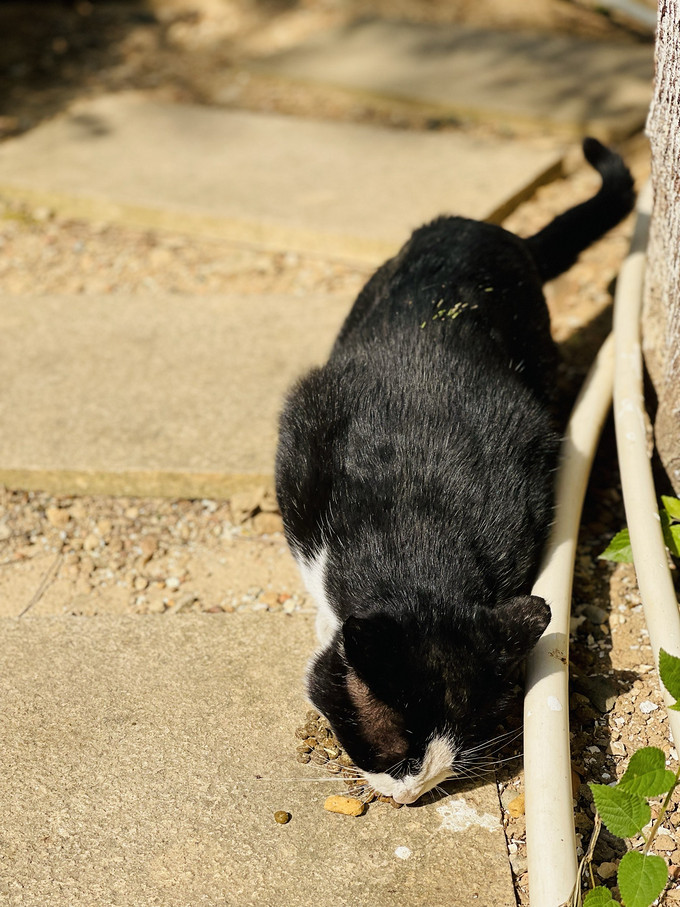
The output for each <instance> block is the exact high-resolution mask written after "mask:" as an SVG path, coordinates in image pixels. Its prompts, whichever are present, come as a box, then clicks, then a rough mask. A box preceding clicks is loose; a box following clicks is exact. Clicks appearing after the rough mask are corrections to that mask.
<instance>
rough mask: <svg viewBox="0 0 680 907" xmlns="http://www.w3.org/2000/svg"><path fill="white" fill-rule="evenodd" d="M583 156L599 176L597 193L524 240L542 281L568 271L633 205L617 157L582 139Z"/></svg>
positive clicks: (629, 182)
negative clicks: (585, 250) (599, 184)
mask: <svg viewBox="0 0 680 907" xmlns="http://www.w3.org/2000/svg"><path fill="white" fill-rule="evenodd" d="M583 153H584V155H585V158H586V160H587V161H588V163H589V164H591V165H592V166H593V167H594V168H595V169H596V170H597V171H598V173H599V174H600V176H601V177H602V186H601V187H600V190H599V192H598V193H597V194H596V195H594V196H593V198H591V199H589V200H588V201H587V202H583V204H581V205H576V206H575V207H574V208H570V209H569V210H568V211H565V212H564V214H560V215H559V216H558V217H556V218H555V219H554V220H553V221H551V223H549V224H548V225H547V227H544V228H543V229H542V230H539V232H538V233H536V235H535V236H531V237H529V238H528V239H527V240H526V243H527V245H528V246H529V249H530V251H531V254H532V255H533V257H534V260H535V261H536V264H537V266H538V270H539V272H540V274H541V277H542V278H543V280H544V281H546V280H552V278H553V277H557V275H558V274H561V273H562V272H563V271H566V270H567V268H570V267H571V266H572V265H573V264H574V262H575V261H576V259H577V258H578V256H579V255H580V253H581V252H583V250H584V249H586V248H587V247H588V246H589V245H590V244H591V243H593V242H595V240H596V239H599V238H600V237H601V236H604V234H605V233H606V232H607V231H608V230H611V228H612V227H615V226H616V225H617V224H618V223H619V221H622V220H623V218H624V217H625V216H626V215H627V214H628V213H629V212H630V211H632V209H633V205H634V204H635V191H634V189H633V178H632V177H631V175H630V171H629V170H628V168H627V167H626V165H625V164H624V163H623V161H622V160H621V158H620V157H619V155H618V154H616V153H615V152H614V151H611V150H610V149H609V148H605V146H604V145H602V144H601V143H600V142H598V141H597V139H592V138H586V139H584V140H583Z"/></svg>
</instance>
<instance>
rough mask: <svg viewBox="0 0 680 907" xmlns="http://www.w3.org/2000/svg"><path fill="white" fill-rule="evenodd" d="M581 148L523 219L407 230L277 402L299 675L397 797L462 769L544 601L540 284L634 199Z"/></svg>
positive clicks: (544, 379)
mask: <svg viewBox="0 0 680 907" xmlns="http://www.w3.org/2000/svg"><path fill="white" fill-rule="evenodd" d="M583 149H584V153H585V156H586V158H587V160H588V161H589V162H590V163H591V164H592V165H593V166H594V167H595V168H596V169H597V170H598V171H599V173H600V175H601V178H602V186H601V188H600V190H599V192H598V193H597V194H596V195H595V196H594V197H593V198H591V199H590V200H589V201H586V202H584V203H583V204H580V205H577V206H576V207H574V208H572V209H570V210H569V211H567V212H566V213H565V214H562V215H561V216H559V217H557V218H556V219H555V220H554V221H552V223H550V224H549V225H548V226H547V227H545V228H544V229H543V230H541V231H540V232H539V233H537V234H536V235H535V236H532V237H531V238H530V239H527V240H522V239H520V238H518V237H517V236H515V235H513V234H512V233H508V232H507V231H506V230H503V229H502V228H501V227H498V226H493V225H491V224H487V223H480V222H477V221H472V220H467V219H465V218H461V217H440V218H439V219H437V220H435V221H433V222H432V223H430V224H428V225H426V226H424V227H421V228H420V229H419V230H416V231H415V233H414V234H413V235H412V236H411V238H410V240H409V241H408V242H407V243H406V245H405V246H404V247H403V249H402V250H401V251H400V252H399V253H398V254H397V255H396V257H394V258H392V259H390V260H389V261H388V262H387V263H386V264H384V265H383V266H382V267H381V268H380V269H379V270H378V271H377V272H376V274H374V276H373V277H372V278H371V279H370V280H369V281H368V283H367V284H366V286H365V287H364V289H363V290H362V291H361V293H360V294H359V297H358V299H357V300H356V302H355V304H354V306H353V308H352V309H351V311H350V313H349V316H348V317H347V320H346V321H345V324H344V325H343V327H342V330H341V331H340V335H339V336H338V338H337V340H336V342H335V345H334V347H333V350H332V352H331V355H330V358H329V360H328V362H327V363H326V365H324V366H323V367H322V368H317V369H314V370H312V371H311V372H310V373H309V374H308V375H307V376H306V377H305V378H303V379H302V380H301V381H300V382H299V383H298V384H297V386H296V387H294V389H293V390H292V392H291V393H290V395H289V397H288V400H287V402H286V404H285V407H284V410H283V413H282V415H281V422H280V439H279V447H278V453H277V461H276V484H277V494H278V500H279V504H280V508H281V513H282V515H283V521H284V526H285V531H286V536H287V539H288V542H289V544H290V547H291V549H292V552H293V555H294V557H295V559H296V560H297V562H298V564H299V567H300V570H301V572H302V576H303V579H304V581H305V583H306V586H307V588H308V590H309V592H310V593H311V595H312V596H313V597H314V598H315V600H316V602H317V605H318V616H317V622H316V630H317V636H318V638H319V642H320V644H321V648H320V649H319V651H318V652H317V653H316V655H315V656H314V657H313V660H312V662H311V663H310V666H309V670H308V676H307V688H308V695H309V698H310V700H311V701H312V703H313V704H314V705H315V707H316V708H317V709H319V711H321V712H322V713H323V714H324V715H325V716H326V718H327V719H328V720H329V722H330V724H331V726H332V728H333V731H334V732H335V734H336V736H337V738H338V740H339V741H340V743H341V744H342V745H343V747H344V748H345V749H346V751H347V752H348V753H349V755H350V756H351V757H352V759H353V760H354V761H355V763H356V765H357V766H358V767H359V768H360V769H361V770H362V772H363V773H364V774H365V777H366V779H367V780H368V782H369V783H370V784H371V785H372V786H373V788H375V790H377V791H379V792H380V793H383V794H386V795H392V796H393V797H394V799H395V800H397V801H398V802H400V803H412V802H413V801H415V800H416V799H417V798H418V797H419V796H420V795H421V794H423V793H424V792H425V791H427V790H430V789H431V788H432V787H434V786H435V785H436V784H438V783H440V782H442V781H443V780H445V779H447V778H450V777H452V776H455V775H456V774H457V773H465V772H466V770H467V769H466V766H467V767H469V765H470V760H471V759H472V756H471V755H470V754H471V753H472V754H473V753H474V752H475V749H474V748H475V747H477V746H478V745H479V744H480V743H482V744H483V742H484V741H485V740H486V739H487V735H488V734H489V733H490V731H491V730H492V728H493V726H494V724H495V723H496V721H497V720H498V718H499V717H500V716H501V715H502V714H503V712H504V710H505V709H507V704H508V694H509V690H510V689H511V686H512V677H513V674H515V672H516V669H517V667H518V666H519V665H520V664H521V662H522V661H523V659H524V658H525V656H526V655H527V653H528V652H529V651H530V649H531V648H532V647H533V646H534V645H535V643H536V642H537V641H538V639H539V637H540V636H541V634H542V633H543V631H544V630H545V628H546V627H547V625H548V623H549V620H550V608H549V606H548V604H546V602H545V601H544V600H543V599H541V598H538V597H536V596H532V595H531V594H530V592H531V587H532V583H533V580H534V578H535V574H536V571H537V567H538V563H539V559H540V556H541V551H542V548H543V545H544V543H545V541H546V537H547V535H548V531H549V527H550V524H551V520H552V510H553V477H554V472H555V467H556V457H557V449H558V435H557V432H556V430H555V426H554V423H553V419H552V417H551V404H552V402H553V397H554V388H555V367H556V351H555V347H554V345H553V341H552V339H551V336H550V325H549V317H548V311H547V307H546V304H545V300H544V297H543V292H542V284H543V282H544V281H546V280H549V279H551V278H553V277H555V276H557V275H558V274H560V273H561V272H562V271H564V270H566V269H567V268H568V267H570V266H571V265H572V264H573V263H574V261H575V260H576V258H577V257H578V255H579V253H580V252H581V251H583V249H585V248H586V247H587V246H588V245H590V243H592V242H593V241H594V240H596V239H598V238H599V237H600V236H602V235H603V234H604V233H605V232H606V231H607V230H609V229H610V228H611V227H613V226H615V225H616V224H617V223H618V222H619V221H620V220H621V219H622V218H623V217H624V216H625V215H626V214H627V213H628V212H629V211H630V210H631V208H632V206H633V202H634V192H633V183H632V179H631V177H630V174H629V172H628V170H627V169H626V167H625V165H624V164H623V162H622V160H621V158H620V157H619V156H618V155H616V154H614V153H613V152H612V151H609V150H608V149H607V148H605V147H604V146H602V145H601V144H600V143H599V142H597V141H596V140H595V139H586V140H585V141H584V143H583Z"/></svg>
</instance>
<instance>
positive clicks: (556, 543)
mask: <svg viewBox="0 0 680 907" xmlns="http://www.w3.org/2000/svg"><path fill="white" fill-rule="evenodd" d="M650 198H651V190H650V188H649V186H647V187H645V190H644V191H643V192H642V193H641V196H640V200H639V202H638V208H637V212H638V216H637V221H636V227H635V233H634V236H633V239H632V242H631V248H630V252H629V254H628V256H627V258H626V260H625V261H624V263H623V265H622V267H621V271H620V274H619V278H618V281H617V288H616V298H615V306H614V335H613V336H615V337H616V351H615V354H614V349H613V346H614V344H613V337H611V336H610V337H609V338H608V339H607V341H606V343H605V344H604V345H603V347H602V349H601V350H600V353H599V355H598V357H597V360H596V361H595V364H594V365H593V368H592V369H591V371H590V374H589V375H588V378H587V380H586V383H585V385H584V387H583V390H582V391H581V394H580V396H579V398H578V400H577V401H576V405H575V407H574V411H573V413H572V416H571V419H570V422H569V427H568V430H567V436H566V438H565V441H564V443H563V447H562V458H561V463H560V469H559V473H558V477H557V491H556V513H557V518H556V522H555V526H554V528H553V532H552V536H551V539H550V543H549V545H548V550H547V551H546V554H545V557H544V561H543V566H542V568H541V571H540V573H539V576H538V579H537V581H536V585H535V587H534V592H535V594H536V595H542V596H543V597H544V598H546V599H547V601H548V602H549V603H550V606H551V609H552V620H551V621H550V624H549V626H548V628H547V629H546V631H545V633H544V634H543V636H542V637H541V639H540V640H539V643H538V645H537V646H536V648H535V649H534V651H533V652H532V654H531V656H530V658H529V660H528V663H527V690H526V698H525V706H524V784H525V796H526V821H527V847H528V858H529V859H528V862H529V884H530V886H531V904H532V907H560V905H562V904H564V903H565V902H566V901H567V900H568V898H569V896H570V894H571V892H572V889H573V886H574V883H575V881H576V872H577V864H576V848H575V841H574V819H573V804H572V792H571V760H570V752H569V715H568V696H569V688H568V680H569V678H568V661H569V656H568V652H569V611H570V603H571V583H572V569H573V560H574V554H575V550H576V539H577V536H578V523H579V519H580V513H581V507H582V503H583V496H584V493H585V487H586V483H587V478H588V473H589V471H590V464H591V461H592V457H593V454H594V450H595V446H596V443H597V438H598V436H599V433H600V430H601V426H602V422H603V421H604V418H605V416H606V413H607V409H608V407H609V401H610V397H611V382H612V372H613V369H614V360H615V373H616V377H615V382H616V386H615V391H614V416H615V423H616V441H617V448H618V457H619V465H620V470H621V483H622V487H623V497H624V504H625V509H626V519H627V521H628V528H629V531H630V538H631V546H632V549H633V559H634V561H635V570H636V573H637V579H638V586H639V589H640V595H641V598H642V603H643V606H644V612H645V620H646V622H647V627H648V631H649V639H650V643H651V646H652V650H653V652H654V658H655V661H656V663H657V666H658V660H659V648H661V647H663V648H664V649H666V651H668V652H670V653H671V654H673V655H677V656H679V657H680V613H679V612H678V605H677V601H676V598H675V591H674V589H673V583H672V580H671V576H670V571H669V568H668V561H667V556H666V548H665V545H664V541H663V533H662V531H661V522H660V519H659V512H658V509H657V501H656V491H655V488H654V482H653V479H652V471H651V465H650V461H649V456H648V454H647V435H646V430H645V410H644V397H643V383H642V353H641V348H640V313H641V308H642V289H643V281H644V267H645V249H646V244H647V233H648V224H649V212H650ZM664 697H665V701H666V704H667V705H669V704H670V703H672V701H673V700H672V697H670V696H668V694H667V693H666V692H665V691H664ZM668 720H669V724H670V728H671V732H672V735H673V739H674V741H675V743H676V746H677V745H678V743H680V713H679V712H675V711H669V712H668Z"/></svg>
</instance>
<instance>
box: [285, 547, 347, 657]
mask: <svg viewBox="0 0 680 907" xmlns="http://www.w3.org/2000/svg"><path fill="white" fill-rule="evenodd" d="M295 560H296V561H297V565H298V568H299V570H300V574H301V576H302V581H303V583H304V584H305V588H306V589H307V591H308V592H309V594H310V595H311V596H312V598H313V599H314V601H315V602H316V608H317V611H316V623H315V628H316V636H317V639H318V640H319V642H320V643H321V646H322V647H323V648H325V647H326V646H327V645H329V643H330V641H331V639H332V638H333V636H334V635H335V632H336V630H337V629H338V628H339V626H340V621H339V620H338V618H337V615H336V614H335V612H334V611H333V609H332V608H331V606H330V603H329V601H328V596H327V595H326V563H327V561H328V549H327V548H321V549H320V550H319V551H318V552H317V553H316V554H315V555H314V556H313V557H311V558H301V557H296V558H295Z"/></svg>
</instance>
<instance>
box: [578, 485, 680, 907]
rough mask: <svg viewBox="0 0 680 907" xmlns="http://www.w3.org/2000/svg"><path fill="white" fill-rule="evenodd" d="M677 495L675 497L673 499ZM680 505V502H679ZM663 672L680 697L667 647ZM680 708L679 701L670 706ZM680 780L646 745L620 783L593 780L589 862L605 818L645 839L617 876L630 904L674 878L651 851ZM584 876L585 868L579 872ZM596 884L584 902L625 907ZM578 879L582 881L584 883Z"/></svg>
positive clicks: (642, 906) (626, 834)
mask: <svg viewBox="0 0 680 907" xmlns="http://www.w3.org/2000/svg"><path fill="white" fill-rule="evenodd" d="M673 500H675V499H673ZM678 504H679V505H680V502H678ZM677 512H678V514H679V518H680V510H678V511H677ZM659 673H660V674H661V680H662V681H663V684H664V686H665V687H666V689H667V690H668V692H669V693H670V694H671V696H672V697H673V698H674V699H675V700H678V699H680V658H677V657H676V656H675V655H670V654H669V653H668V652H665V651H664V650H663V649H661V651H660V652H659ZM670 708H672V709H676V710H677V711H680V703H678V702H677V701H676V702H675V704H674V705H672V706H670ZM679 783H680V767H679V768H678V769H677V771H675V772H672V771H670V770H669V769H667V768H666V757H665V755H664V753H663V751H662V750H660V749H658V748H657V747H654V746H646V747H643V748H642V749H640V750H638V751H637V752H636V753H633V755H632V756H631V759H630V762H629V763H628V768H627V769H626V771H625V774H624V775H623V777H621V778H620V779H619V781H618V783H617V784H615V785H613V786H612V787H609V786H608V785H606V784H590V785H589V786H590V789H591V791H592V793H593V799H594V801H595V806H596V807H597V812H598V816H597V817H596V820H597V819H600V820H601V822H600V821H596V825H595V829H594V831H593V837H592V839H591V842H590V847H589V849H588V853H587V854H586V857H584V862H585V861H587V862H589V863H590V862H591V861H592V855H593V850H594V848H595V842H596V840H597V834H598V833H599V830H600V827H601V823H604V824H605V825H606V826H607V828H608V829H609V831H610V832H611V833H612V834H614V835H616V836H617V837H619V838H632V837H635V836H638V835H639V836H640V837H641V838H642V840H643V841H644V846H643V848H642V850H641V851H640V850H629V851H628V853H626V854H625V856H623V857H622V859H621V862H620V863H619V869H618V873H617V877H616V881H617V884H618V887H619V891H620V892H621V900H622V902H623V904H624V905H625V907H649V905H650V904H651V903H652V902H653V901H655V900H656V898H658V897H659V895H660V894H661V892H662V891H663V890H664V888H665V887H666V883H667V882H668V867H667V866H666V861H665V860H664V859H663V857H660V856H657V855H655V854H650V853H649V849H650V847H651V845H652V842H653V841H654V838H655V837H656V835H657V832H658V830H659V828H661V825H662V823H663V819H664V817H665V815H666V811H667V809H668V805H669V803H670V801H671V797H672V796H673V791H674V790H675V788H676V787H677V786H678V784H679ZM662 795H665V796H664V800H663V803H662V804H661V809H660V810H659V815H658V817H657V819H656V821H655V822H654V824H653V825H652V827H651V829H650V830H649V831H648V832H647V834H645V831H644V829H645V827H646V826H647V825H649V823H650V821H651V817H652V811H651V808H650V805H649V803H648V798H650V797H659V796H662ZM582 868H583V863H582V864H581V870H582ZM579 876H580V872H579ZM591 883H592V885H593V887H592V888H591V890H590V891H589V892H588V893H587V894H586V896H585V897H584V898H583V902H582V903H583V907H621V905H620V904H619V902H618V901H616V900H615V899H614V898H613V896H612V893H611V891H609V889H608V888H605V887H603V886H601V885H598V886H596V885H595V883H594V879H593V876H592V870H591ZM578 884H579V883H578V881H577V885H578Z"/></svg>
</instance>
